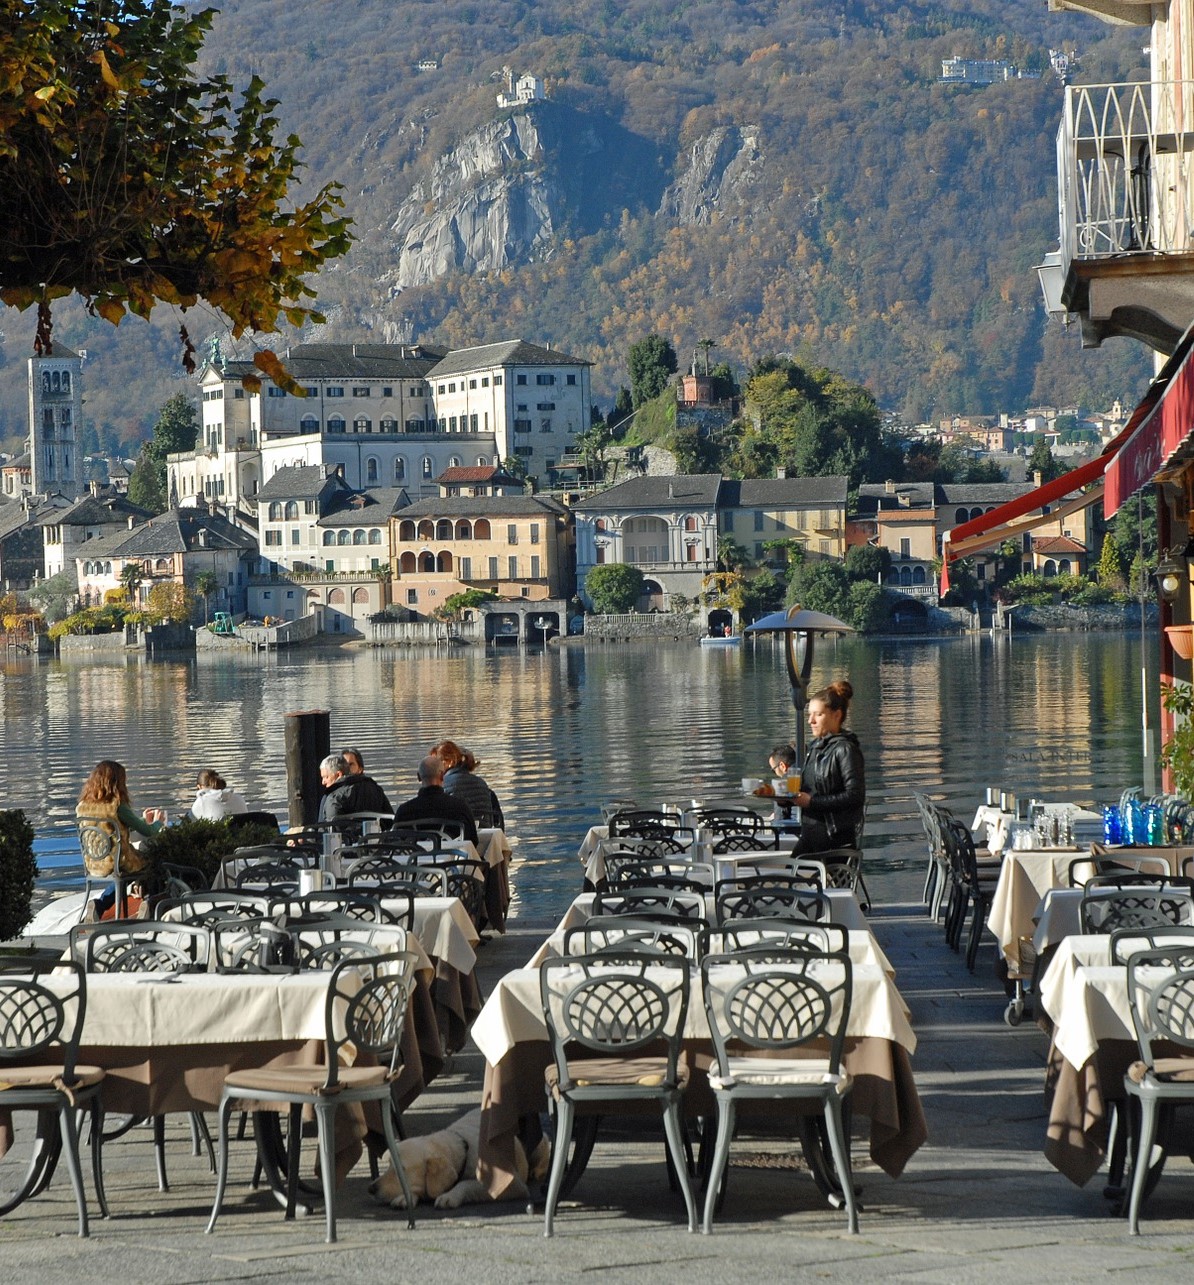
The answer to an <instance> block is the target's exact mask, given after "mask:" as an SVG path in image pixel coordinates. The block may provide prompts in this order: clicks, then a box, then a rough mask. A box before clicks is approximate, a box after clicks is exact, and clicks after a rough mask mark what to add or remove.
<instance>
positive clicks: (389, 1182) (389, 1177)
mask: <svg viewBox="0 0 1194 1285" xmlns="http://www.w3.org/2000/svg"><path fill="white" fill-rule="evenodd" d="M369 1194H370V1195H371V1196H372V1197H373V1199H374V1200H376V1201H377V1203H378V1204H379V1205H389V1204H393V1203H394V1201H395V1200H397V1201H398V1202H399V1203H398V1204H397V1205H395V1208H397V1209H405V1208H406V1198H405V1197H404V1196H403V1194H402V1188H401V1186H399V1184H398V1179H397V1177H396V1176H395V1174H394V1171H393V1170H392V1169H391V1170H389V1171H388V1172H387V1173H383V1174H382V1175H381V1176H380V1177H378V1178H374V1179H373V1181H372V1182H371V1183H370V1184H369Z"/></svg>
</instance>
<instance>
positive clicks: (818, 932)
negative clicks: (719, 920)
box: [715, 918, 850, 955]
mask: <svg viewBox="0 0 1194 1285" xmlns="http://www.w3.org/2000/svg"><path fill="white" fill-rule="evenodd" d="M715 944H716V947H717V950H718V951H720V952H722V953H723V954H727V955H733V954H736V953H737V952H738V951H742V950H813V951H819V952H820V953H821V954H840V953H841V952H843V951H848V950H849V946H850V933H849V930H848V929H846V928H844V927H843V926H842V925H841V924H812V923H806V922H805V921H804V920H800V919H771V918H768V919H736V920H731V921H730V922H729V923H727V924H722V926H721V927H720V928H719V929H718V930H717V933H716V937H715Z"/></svg>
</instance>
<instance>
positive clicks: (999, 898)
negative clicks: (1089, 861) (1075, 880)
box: [987, 848, 1081, 976]
mask: <svg viewBox="0 0 1194 1285" xmlns="http://www.w3.org/2000/svg"><path fill="white" fill-rule="evenodd" d="M1080 856H1081V853H1080V852H1079V851H1078V850H1077V849H1076V848H1074V849H1070V848H1065V849H1060V848H1045V849H1040V850H1036V849H1030V850H1025V851H1020V852H1007V853H1005V854H1004V857H1003V862H1002V864H1001V865H1000V867H999V880H998V882H997V883H996V885H995V896H994V898H993V899H992V901H991V911H990V914H989V915H988V916H987V927H988V928H989V929H990V930H991V932H992V933H994V935H995V940H996V941H997V942H998V943H999V947H1000V949H1001V950H1002V951H1003V957H1004V959H1006V960H1007V962H1008V966H1009V968H1010V969H1011V971H1012V974H1013V975H1019V976H1022V975H1023V970H1024V968H1025V967H1027V960H1022V959H1021V953H1020V943H1021V941H1022V940H1023V939H1026V938H1031V937H1032V934H1033V931H1034V929H1035V924H1036V919H1035V916H1036V912H1037V907H1038V906H1039V905H1040V904H1041V898H1042V897H1043V896H1044V895H1045V893H1047V892H1049V891H1050V890H1051V889H1053V888H1068V887H1069V883H1070V862H1071V861H1075V860H1077V859H1078V858H1079V857H1080Z"/></svg>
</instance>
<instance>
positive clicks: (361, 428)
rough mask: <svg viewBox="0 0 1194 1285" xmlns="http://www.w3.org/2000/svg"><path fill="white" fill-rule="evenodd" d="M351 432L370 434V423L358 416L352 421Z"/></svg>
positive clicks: (362, 416) (371, 427)
mask: <svg viewBox="0 0 1194 1285" xmlns="http://www.w3.org/2000/svg"><path fill="white" fill-rule="evenodd" d="M352 431H353V432H354V433H371V432H372V431H373V425H372V423H371V422H370V421H369V420H367V419H366V418H365V417H364V415H358V416H357V417H356V419H354V420H353V421H352Z"/></svg>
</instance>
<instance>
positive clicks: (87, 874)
mask: <svg viewBox="0 0 1194 1285" xmlns="http://www.w3.org/2000/svg"><path fill="white" fill-rule="evenodd" d="M77 824H78V829H79V850H80V851H81V852H82V854H83V913H84V914H85V913H86V911H87V906H88V905H89V904H90V902H91V889H92V887H93V886H94V885H95V884H111V885H112V893H113V896H114V897H115V898H116V912H115V913H116V915H117V916H118V917H120V918H123V917H124V915H125V913H126V912H127V910H128V896H129V894H128V887H129V884H131V883H136V882H138V881H139V879H140V877H141V876H142V873H143V872H142V871H140V870H137V871H132V870H130V871H124V870H121V868H120V827H119V826H118V825H117V824H116V823H115V822H114V821H103V820H91V819H86V820H80V821H79V822H78V823H77ZM105 870H106V871H107V872H108V873H106V874H103V873H99V872H100V871H105Z"/></svg>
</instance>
